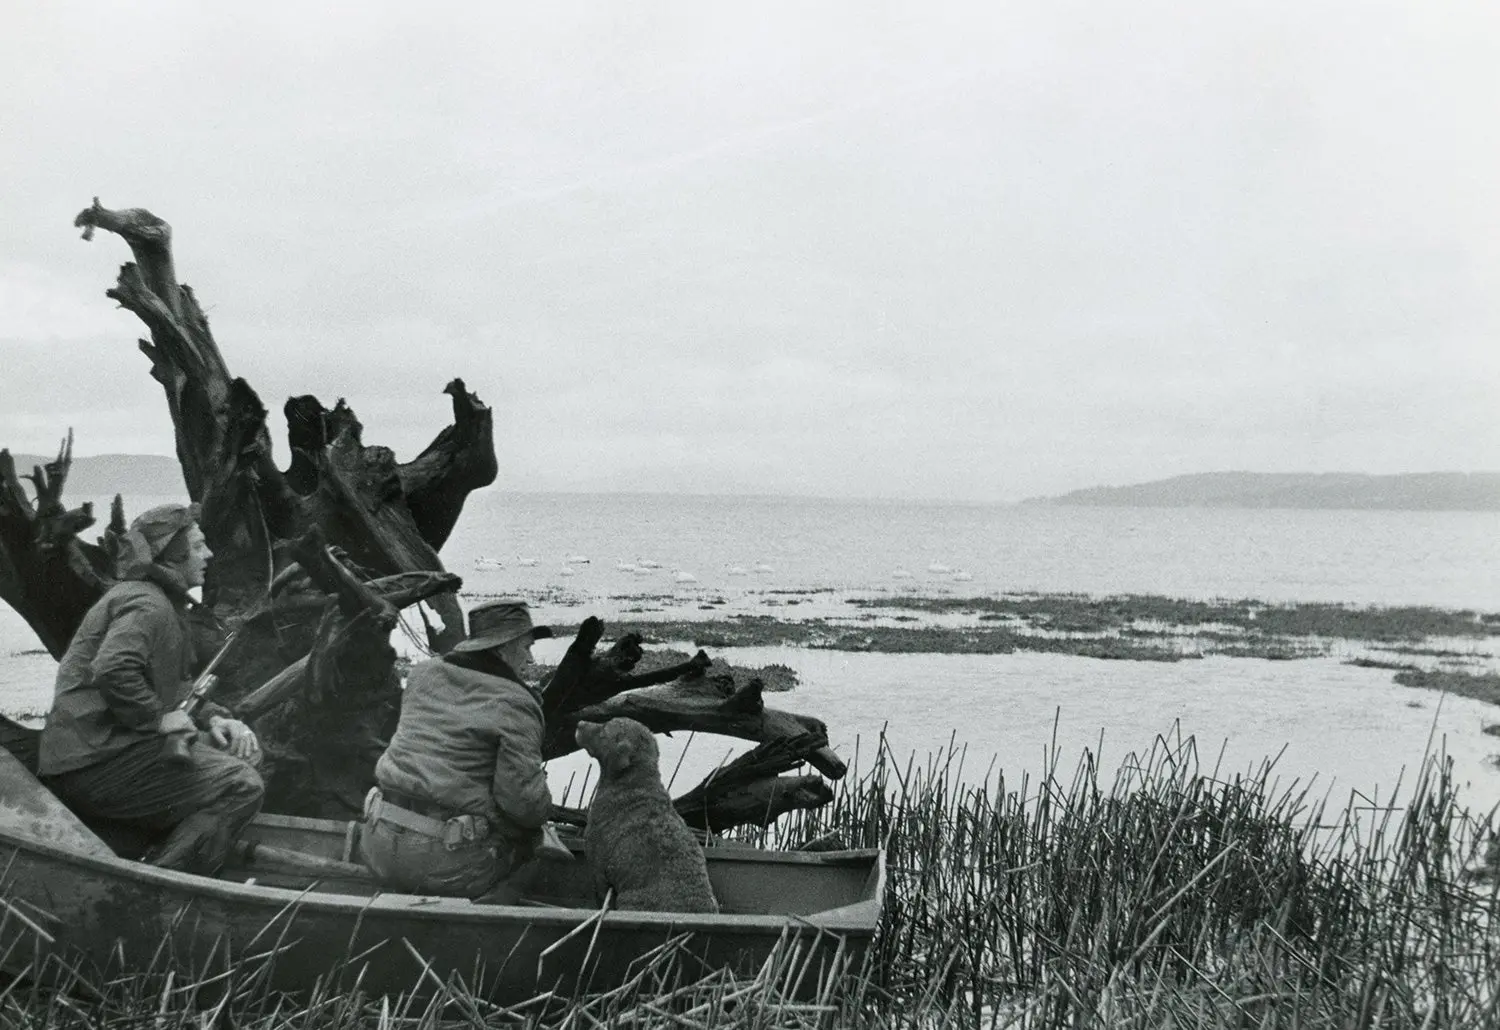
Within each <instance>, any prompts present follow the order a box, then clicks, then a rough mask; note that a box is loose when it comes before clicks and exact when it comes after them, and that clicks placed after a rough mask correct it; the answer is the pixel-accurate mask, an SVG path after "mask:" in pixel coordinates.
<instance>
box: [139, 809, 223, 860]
mask: <svg viewBox="0 0 1500 1030" xmlns="http://www.w3.org/2000/svg"><path fill="white" fill-rule="evenodd" d="M231 843H232V836H231V833H230V827H229V825H228V823H227V821H226V820H225V818H224V816H223V815H222V814H211V813H208V812H194V813H193V814H192V815H190V816H188V817H187V818H186V819H184V820H183V821H182V822H180V823H178V824H177V825H176V826H175V827H173V829H172V832H171V833H170V834H168V835H167V839H166V840H164V841H162V842H161V843H160V844H158V845H157V846H156V847H154V848H152V849H151V850H150V851H148V852H147V853H146V857H145V861H146V862H148V863H150V864H151V865H154V866H160V867H161V868H163V869H177V870H180V871H182V872H184V873H197V874H198V875H200V876H213V875H214V874H215V873H217V872H218V871H219V870H220V869H222V868H224V863H225V862H226V861H227V860H228V858H229V846H230V844H231Z"/></svg>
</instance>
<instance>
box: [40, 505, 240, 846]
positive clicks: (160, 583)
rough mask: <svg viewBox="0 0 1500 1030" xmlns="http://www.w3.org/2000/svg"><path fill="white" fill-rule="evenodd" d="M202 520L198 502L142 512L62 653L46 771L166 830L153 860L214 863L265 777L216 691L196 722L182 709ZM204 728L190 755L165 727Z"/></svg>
mask: <svg viewBox="0 0 1500 1030" xmlns="http://www.w3.org/2000/svg"><path fill="white" fill-rule="evenodd" d="M197 520H198V506H197V505H195V504H194V505H184V504H164V505H161V506H159V507H155V508H152V509H150V510H149V511H147V512H144V513H143V514H141V515H140V516H138V517H137V518H136V519H135V521H133V522H132V523H131V524H130V529H129V531H128V532H127V533H126V534H125V537H124V539H123V541H122V544H123V546H122V548H121V553H120V555H119V558H118V564H119V575H120V582H118V583H116V584H115V585H114V586H113V587H111V588H110V589H109V590H108V591H106V592H105V594H104V596H103V597H101V598H100V599H99V600H98V601H96V602H95V603H94V605H93V607H92V608H90V609H89V611H88V613H87V614H86V615H84V617H83V622H82V623H80V624H79V627H78V630H77V631H76V632H75V633H74V634H73V639H72V641H70V642H69V644H68V649H67V651H66V652H64V654H63V656H62V661H61V662H60V663H59V665H58V668H57V683H56V687H55V691H54V695H53V701H52V709H51V711H49V712H48V713H47V724H46V726H45V727H44V728H43V730H42V738H41V754H40V759H39V766H40V767H39V772H40V773H41V774H42V776H43V777H44V778H45V780H46V782H47V785H48V786H49V787H50V788H51V789H52V791H53V792H54V793H56V794H57V795H58V796H59V797H60V798H62V800H63V801H64V802H65V803H66V804H67V805H68V806H69V807H71V808H72V809H74V810H75V811H76V812H78V813H79V814H80V815H82V816H84V817H85V818H89V817H95V818H107V819H111V820H114V821H116V822H123V823H127V824H131V825H135V826H138V827H140V828H142V829H145V830H147V831H151V832H154V833H160V834H162V835H163V836H164V840H163V841H162V842H161V843H160V844H159V845H158V846H157V847H156V848H155V849H154V850H153V851H152V852H151V853H150V854H149V855H148V856H147V858H148V860H149V861H152V862H154V863H155V864H157V865H161V866H164V867H167V868H172V869H185V870H188V871H190V872H199V873H213V872H216V871H217V870H218V868H219V867H220V866H221V865H223V863H224V860H225V858H227V857H228V853H229V846H230V844H231V843H232V842H233V840H234V837H235V835H236V834H237V833H239V831H240V828H241V827H242V826H244V824H245V823H247V822H249V820H250V819H251V818H252V817H253V816H254V815H255V813H256V812H257V811H259V810H260V803H261V798H262V796H263V795H264V794H265V785H264V784H263V783H262V782H261V778H260V774H259V773H258V772H256V770H255V768H254V767H253V766H252V765H251V764H250V762H251V761H252V760H257V759H258V757H259V750H260V748H259V744H258V743H257V742H256V739H255V734H254V733H253V732H251V730H250V728H249V727H248V726H246V725H245V724H244V723H242V722H240V721H239V720H237V719H234V718H231V717H230V714H229V712H228V711H227V710H226V709H224V708H222V707H220V706H218V705H214V704H212V703H207V704H205V705H204V706H203V707H202V708H201V709H200V711H199V713H198V716H197V720H198V721H197V722H196V723H195V722H194V720H193V718H192V717H190V716H189V715H188V714H187V713H186V712H183V711H179V710H178V709H177V704H178V702H180V701H181V700H182V699H183V698H184V697H186V696H187V694H188V692H189V691H190V690H191V689H192V657H193V652H192V646H191V642H190V640H189V634H188V626H187V608H188V606H189V605H190V604H191V603H192V601H191V598H190V597H189V595H188V591H189V590H190V589H192V588H193V587H196V586H201V585H202V584H203V576H204V573H205V571H206V570H207V567H208V560H209V559H210V558H212V557H213V552H212V551H210V550H209V548H208V544H207V543H206V542H205V541H204V539H203V530H202V529H200V528H199V527H198V521H197ZM200 730H201V731H203V732H202V735H201V739H199V741H198V742H197V743H196V744H195V745H194V746H192V747H190V748H189V750H188V752H187V758H188V761H187V763H186V764H185V765H182V766H174V765H171V764H169V763H168V762H167V761H165V760H164V751H163V747H162V735H163V734H164V733H179V732H180V733H189V734H191V733H194V732H195V731H200Z"/></svg>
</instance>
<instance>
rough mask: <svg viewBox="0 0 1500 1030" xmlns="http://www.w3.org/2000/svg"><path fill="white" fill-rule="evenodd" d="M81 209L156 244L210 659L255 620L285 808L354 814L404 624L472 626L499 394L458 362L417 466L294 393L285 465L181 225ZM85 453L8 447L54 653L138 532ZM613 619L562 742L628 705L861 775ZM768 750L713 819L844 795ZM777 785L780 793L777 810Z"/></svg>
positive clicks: (445, 628)
mask: <svg viewBox="0 0 1500 1030" xmlns="http://www.w3.org/2000/svg"><path fill="white" fill-rule="evenodd" d="M74 224H75V225H77V226H80V227H82V228H83V235H84V238H85V239H91V238H92V236H93V233H94V231H95V230H96V229H103V230H105V231H107V232H111V233H114V234H116V235H118V236H120V238H121V239H123V240H124V241H125V242H126V243H127V244H128V245H129V247H130V249H131V252H132V255H133V256H134V258H135V260H134V262H131V263H127V264H125V265H124V266H122V267H121V269H120V273H119V276H118V279H117V281H116V283H115V286H114V287H113V288H112V289H110V290H108V291H107V295H108V296H110V297H111V298H113V299H114V300H116V301H118V302H119V303H120V304H121V305H122V306H123V307H125V308H127V309H128V310H130V311H132V312H133V313H135V315H136V316H137V317H139V318H140V319H141V321H142V322H143V323H144V324H145V326H146V327H147V329H148V330H149V334H150V339H149V340H147V339H143V340H141V341H140V349H141V351H142V352H143V353H144V354H145V355H146V356H147V357H148V358H149V359H150V362H151V374H152V376H153V377H154V378H155V379H156V380H157V381H158V382H159V383H160V384H161V385H162V389H163V391H164V392H165V395H166V400H167V407H168V410H169V411H170V413H171V416H172V424H173V427H174V431H175V439H176V450H177V458H178V462H179V464H180V465H181V467H182V474H183V480H184V483H185V484H186V487H187V493H188V496H189V497H190V498H191V499H192V500H194V501H198V502H199V503H200V504H201V505H202V526H203V531H204V534H205V536H206V537H207V539H208V543H209V546H210V547H211V548H212V549H213V551H214V555H215V558H214V560H213V562H212V563H211V565H210V568H209V572H208V578H207V581H206V582H205V584H204V590H203V604H202V605H201V606H200V607H199V608H198V609H197V610H196V611H195V613H194V646H195V648H196V650H197V652H198V654H199V656H200V658H201V659H202V660H205V661H206V659H207V657H208V656H209V655H211V654H212V653H214V652H215V651H217V650H218V648H219V646H220V645H221V644H222V642H223V641H224V639H225V638H226V637H227V634H228V632H229V631H230V630H233V629H238V630H239V636H238V637H237V638H236V643H235V646H234V648H233V650H232V651H231V653H230V654H229V655H228V656H227V657H226V659H225V661H224V662H223V663H222V664H221V665H220V667H219V670H218V671H219V672H220V675H221V681H222V685H221V687H220V690H219V693H218V694H217V695H216V700H221V701H223V702H225V703H227V704H229V705H230V706H231V707H237V710H238V712H239V714H240V715H241V716H242V717H243V718H247V719H253V720H254V722H255V725H256V728H257V730H258V731H259V733H260V735H261V737H262V740H263V743H264V746H265V749H266V752H267V755H268V762H267V766H266V770H265V771H266V775H267V788H268V790H267V808H268V809H270V810H273V811H281V812H286V813H291V814H304V815H322V816H332V817H350V816H353V815H355V814H356V813H357V812H358V808H359V803H360V800H361V798H362V796H363V794H364V792H365V789H366V788H367V787H368V786H369V785H370V783H371V782H373V770H374V763H375V759H376V758H377V757H378V756H379V754H380V752H381V750H382V749H383V748H384V746H385V743H386V741H387V740H388V739H389V736H390V733H391V731H392V729H393V728H394V725H395V720H396V717H397V714H398V712H399V705H400V685H399V682H398V679H397V676H396V674H395V671H394V665H395V652H394V650H393V649H392V648H391V646H390V642H389V637H390V633H391V630H392V628H393V627H394V626H395V624H396V619H397V617H398V615H397V613H398V611H399V610H400V608H402V607H404V606H408V605H411V604H414V603H416V602H418V601H423V602H425V603H427V604H428V605H429V606H430V607H431V608H432V609H433V610H434V611H435V612H436V613H437V615H438V616H439V622H440V625H438V626H436V627H429V628H428V630H427V644H428V646H429V647H430V648H432V649H433V650H434V651H444V650H446V649H447V648H448V647H450V646H451V645H452V644H454V643H457V642H458V641H459V640H461V639H462V638H463V636H464V625H463V615H462V611H461V609H460V607H459V604H458V599H457V590H458V587H459V586H460V581H459V579H458V577H456V576H453V575H451V574H449V573H447V572H446V571H445V570H444V568H443V564H442V561H441V559H440V558H439V557H438V551H439V550H440V549H441V548H442V546H443V544H444V543H445V542H446V541H447V539H448V536H449V534H450V533H451V532H452V530H453V527H454V525H455V524H456V522H457V520H458V518H459V516H460V515H461V513H462V511H463V507H464V504H465V501H466V499H467V497H468V495H469V493H470V492H471V491H473V490H475V489H478V488H481V487H484V486H487V485H489V484H490V483H492V482H493V481H494V479H495V476H496V471H497V469H496V462H495V453H494V442H493V436H492V417H491V412H490V410H489V408H488V407H486V406H485V405H484V404H483V403H482V402H481V401H480V400H479V398H478V397H477V396H475V395H474V394H473V393H471V392H469V391H468V389H467V388H466V387H465V386H464V383H463V380H461V379H454V380H453V381H451V382H450V383H449V384H448V386H447V387H446V389H445V392H446V393H447V394H449V395H450V397H451V402H452V403H451V409H452V414H453V421H452V424H450V425H449V426H447V427H446V428H444V429H443V430H442V431H441V432H439V433H438V434H437V436H436V437H435V438H434V439H433V441H432V443H431V444H429V445H428V446H427V448H426V449H424V450H423V451H422V453H421V454H419V455H418V456H417V457H416V458H414V459H413V460H412V461H410V462H407V463H404V464H403V463H399V462H397V461H396V459H395V456H394V454H393V453H392V452H391V451H390V450H389V449H388V448H385V447H380V446H371V445H366V444H365V443H364V440H363V433H364V430H363V426H362V425H361V424H360V421H359V419H358V418H357V417H356V415H355V413H354V411H353V410H352V409H351V408H350V407H349V406H348V405H347V404H345V403H344V401H343V400H339V401H338V402H337V403H336V404H335V405H334V407H333V408H332V409H329V408H326V407H324V405H323V404H322V403H321V402H319V401H318V399H317V398H315V397H311V396H302V397H294V398H291V399H290V400H288V401H287V402H286V404H285V407H284V415H285V418H286V421H287V438H288V443H289V445H290V461H289V463H288V465H287V467H286V468H285V469H282V468H280V467H278V466H277V464H276V463H275V461H274V460H273V457H272V445H271V434H270V431H269V429H268V428H267V424H266V418H267V411H266V408H265V406H264V405H263V404H262V403H261V401H260V398H259V397H258V396H257V395H256V393H255V391H254V390H253V389H252V388H251V387H250V385H249V384H248V383H246V382H245V381H244V380H243V379H238V378H235V377H233V376H232V375H231V374H230V372H229V367H228V365H227V363H226V362H225V360H224V356H223V354H222V353H221V352H220V350H219V346H218V344H217V342H216V341H215V340H214V337H213V334H212V333H211V331H210V330H209V326H208V320H207V319H206V318H205V317H204V314H203V311H202V309H201V308H200V307H199V305H198V301H197V298H196V297H195V296H194V295H193V292H192V290H191V289H189V288H188V287H187V286H185V285H182V284H180V283H178V281H177V277H176V269H175V266H174V261H173V257H172V247H171V241H172V230H171V227H170V226H169V225H168V224H167V223H166V222H165V221H163V220H162V219H160V218H158V217H157V216H155V215H153V214H152V213H151V212H149V211H145V210H142V209H139V208H131V209H126V210H119V211H115V210H110V209H108V208H105V207H103V206H101V205H100V204H99V202H98V200H97V199H96V200H95V201H94V203H93V205H92V206H90V207H88V208H86V209H85V210H84V211H82V212H80V213H79V215H78V216H77V218H76V219H75V222H74ZM71 450H72V438H71V434H70V436H69V439H68V441H67V442H66V443H65V444H64V445H63V447H62V450H61V452H60V453H59V455H58V457H57V459H56V460H55V461H53V462H49V463H48V464H47V465H46V466H45V467H43V468H38V469H35V470H33V471H32V473H31V474H30V476H29V477H28V478H30V480H31V482H32V484H33V488H34V489H33V492H34V494H35V500H34V501H33V500H32V499H30V498H28V496H27V492H26V490H25V488H24V487H23V486H22V485H21V482H20V480H21V477H20V476H19V475H18V473H17V470H16V469H15V468H14V463H13V462H12V460H11V458H10V455H9V453H8V452H6V451H3V450H0V599H3V600H4V601H5V602H6V603H8V604H10V606H11V607H13V608H14V609H16V610H17V611H18V612H20V613H21V615H22V616H23V617H24V618H25V619H26V620H27V622H28V623H29V624H30V625H31V627H32V628H33V629H34V630H35V631H36V633H37V636H38V637H39V638H40V639H41V640H42V642H43V644H44V645H45V646H46V647H47V649H48V650H49V651H50V652H51V653H52V654H53V655H54V656H60V655H61V654H62V652H63V651H64V650H65V649H66V647H67V644H68V641H69V640H70V639H71V637H72V634H73V632H74V630H76V628H77V626H78V624H79V622H80V621H81V620H82V618H83V615H84V613H85V612H86V611H87V610H88V608H89V606H90V605H91V604H92V603H93V602H94V601H95V600H97V599H98V597H99V596H100V595H101V594H102V593H103V591H105V590H107V589H108V588H109V586H110V585H111V584H112V583H113V582H114V580H115V568H114V563H115V556H116V551H117V540H118V537H119V536H120V535H121V534H122V533H123V531H124V528H125V515H124V508H123V504H122V502H121V500H120V499H119V498H116V500H115V504H114V507H113V510H112V513H111V515H112V517H111V523H110V526H109V528H108V529H107V530H106V532H105V533H104V535H103V536H102V537H100V538H99V540H98V543H96V544H90V543H86V542H84V541H83V540H81V539H79V534H80V533H81V532H82V531H83V530H85V529H86V528H88V527H89V526H90V525H92V524H93V521H94V518H93V513H92V511H91V510H90V508H89V506H88V505H83V506H82V507H80V508H78V509H74V510H71V511H70V510H68V509H67V508H66V507H65V505H64V504H63V502H62V492H63V487H64V485H65V483H66V481H67V473H68V466H69V462H70V460H71ZM424 621H425V620H424ZM602 631H603V625H602V623H600V622H599V621H598V620H597V619H591V620H588V621H587V622H586V623H585V624H584V627H583V629H582V630H581V631H580V634H579V637H578V640H576V641H575V642H574V645H573V647H572V648H570V649H569V653H568V658H567V659H566V660H565V661H564V663H563V665H562V666H561V667H560V668H559V670H558V673H557V675H555V676H554V677H553V679H552V681H551V684H550V685H549V687H548V690H547V693H546V695H545V696H546V699H547V702H546V704H547V711H546V716H547V725H548V734H547V741H548V742H547V754H548V755H549V756H555V755H559V754H564V753H566V752H568V751H571V750H573V749H574V748H575V747H576V745H575V744H574V742H573V729H574V728H575V727H576V725H577V723H578V721H579V720H580V719H600V718H608V717H610V716H612V715H616V714H628V715H631V716H633V717H635V718H637V719H640V720H641V721H642V722H644V723H646V725H648V726H649V727H650V728H652V729H653V730H657V731H663V730H670V729H701V730H704V731H707V732H717V733H725V734H729V735H732V736H739V737H743V738H745V739H750V740H757V741H770V742H775V741H781V742H782V752H783V757H784V756H785V748H786V746H791V745H788V744H787V743H786V742H788V741H795V742H797V743H796V744H795V746H794V747H793V753H794V754H795V757H796V760H797V761H798V762H800V761H802V760H806V761H809V762H811V763H812V764H813V765H814V766H815V767H817V768H818V769H819V771H821V772H823V773H824V774H825V775H828V776H834V777H837V776H841V775H843V771H844V768H843V763H842V762H840V761H839V760H838V758H837V757H836V756H834V755H833V753H832V751H830V750H829V749H828V748H827V746H826V739H827V738H826V733H825V732H824V728H823V727H822V725H821V724H820V723H818V722H817V721H816V720H812V719H807V718H805V717H803V716H798V715H792V714H790V713H784V712H777V711H775V710H772V709H767V708H765V706H764V704H763V702H762V700H761V697H760V690H759V687H758V686H757V685H754V684H743V685H740V686H739V687H738V688H737V687H736V686H735V685H734V684H733V683H732V682H729V681H727V680H725V679H724V678H723V677H722V676H718V675H709V674H708V671H709V667H710V665H711V663H710V662H709V660H708V657H707V656H706V655H703V654H702V653H701V652H700V653H699V655H698V656H697V657H696V658H694V659H692V660H691V661H689V662H687V663H683V664H682V665H681V666H678V667H675V668H667V669H658V670H656V671H654V672H649V673H645V674H642V675H632V670H633V669H634V667H635V665H636V664H637V662H638V661H639V660H640V659H641V657H642V654H643V652H642V650H641V647H640V640H639V638H630V637H627V638H625V639H623V640H621V641H619V642H617V643H616V644H615V646H614V647H613V648H611V649H610V651H608V652H607V653H606V654H605V655H603V656H602V657H595V656H594V654H593V651H594V647H595V646H596V645H597V644H598V642H599V639H600V636H601V634H602ZM757 768H758V769H759V770H760V771H759V775H760V777H761V780H762V781H763V782H762V783H761V784H760V785H759V786H757V785H756V784H755V783H753V782H748V783H747V782H742V781H743V780H744V776H743V775H741V776H740V777H739V779H738V780H735V784H736V785H735V787H734V791H737V792H738V794H736V795H735V796H734V797H731V794H732V793H733V791H730V790H728V789H725V790H720V791H718V794H715V792H714V791H713V790H711V789H706V788H700V790H699V793H698V794H697V795H695V797H694V799H693V800H692V802H691V805H692V806H693V807H692V809H691V810H692V811H693V812H694V813H695V822H697V823H698V824H699V825H705V826H710V827H723V826H729V825H738V824H740V823H743V822H755V821H759V820H760V819H761V818H762V817H763V816H764V814H765V812H767V811H770V810H772V809H777V808H779V809H780V811H787V810H789V809H790V808H791V807H811V806H812V805H814V804H821V803H823V802H824V801H825V800H826V798H824V797H823V793H825V792H826V788H824V790H823V791H819V790H816V789H811V788H809V787H808V786H807V785H805V784H804V785H803V786H802V787H801V788H792V789H789V788H787V786H786V784H785V783H781V784H779V785H778V782H777V776H776V773H777V772H780V771H784V770H782V769H777V770H776V772H767V771H766V770H767V768H769V767H757ZM731 779H733V778H731ZM752 779H753V778H752ZM782 779H783V780H784V779H785V778H782ZM720 782H721V783H722V784H725V785H727V784H729V783H730V782H731V781H730V780H722V781H720ZM757 791H758V792H759V793H757ZM772 795H775V796H776V798H778V799H779V800H775V801H774V802H773V803H772V804H770V805H769V806H768V805H767V804H765V803H764V802H765V800H766V799H767V798H771V797H772ZM719 798H722V799H723V800H722V809H721V810H718V811H716V810H715V808H714V806H715V804H718V803H720V801H719V800H718V799H719ZM747 798H749V799H750V800H749V801H747V800H746V799H747ZM736 813H739V814H736ZM745 813H760V815H753V814H752V815H749V816H747V815H745ZM778 814H779V813H778Z"/></svg>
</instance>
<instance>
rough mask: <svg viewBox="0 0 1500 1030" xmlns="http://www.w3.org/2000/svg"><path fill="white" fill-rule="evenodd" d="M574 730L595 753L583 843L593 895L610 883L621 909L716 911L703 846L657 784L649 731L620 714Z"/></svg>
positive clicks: (601, 892) (658, 778)
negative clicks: (591, 874)
mask: <svg viewBox="0 0 1500 1030" xmlns="http://www.w3.org/2000/svg"><path fill="white" fill-rule="evenodd" d="M574 736H575V739H576V740H577V741H578V743H579V744H581V745H582V746H583V748H584V750H585V751H587V752H588V753H589V754H590V755H593V756H594V758H596V759H598V760H599V786H598V788H597V789H596V790H595V791H594V800H593V802H592V804H590V805H589V813H588V823H587V825H586V826H585V827H584V831H583V846H584V852H585V853H586V854H587V856H588V860H589V863H590V864H591V865H592V866H593V867H594V883H595V887H596V889H597V890H598V891H599V895H600V897H601V898H602V897H603V896H604V893H605V891H606V890H607V889H608V888H610V887H613V888H614V890H615V904H616V906H617V907H619V908H622V909H636V910H644V911H650V912H717V911H719V903H718V902H717V901H716V900H715V899H714V892H713V887H712V886H711V885H710V884H709V882H708V867H707V864H706V863H705V862H704V860H703V849H702V847H700V846H699V844H698V841H697V840H696V839H695V838H694V837H693V833H692V831H691V830H689V829H688V826H687V823H685V822H684V821H683V819H682V816H681V815H679V814H678V812H677V809H675V808H673V807H672V799H671V797H670V796H669V795H668V794H667V788H666V787H664V786H663V785H662V782H661V772H660V770H659V768H658V765H657V756H658V751H657V748H656V737H655V736H654V735H653V734H652V733H651V731H650V730H648V729H646V727H645V726H642V725H641V724H640V723H638V722H636V721H635V720H634V719H625V718H616V719H611V720H610V721H609V722H606V723H591V722H581V723H579V724H578V729H577V731H576V732H575V734H574Z"/></svg>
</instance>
